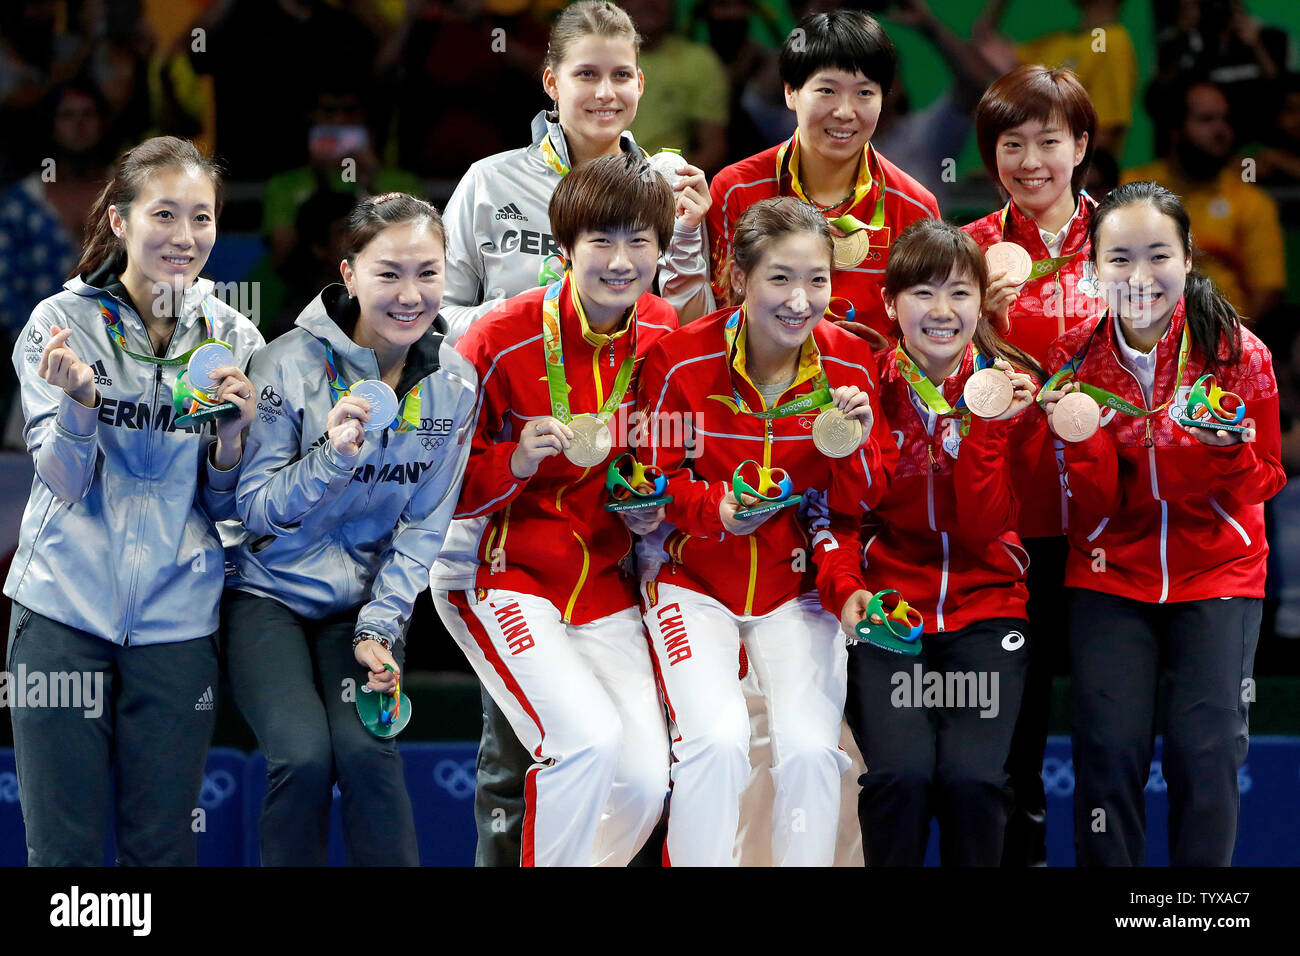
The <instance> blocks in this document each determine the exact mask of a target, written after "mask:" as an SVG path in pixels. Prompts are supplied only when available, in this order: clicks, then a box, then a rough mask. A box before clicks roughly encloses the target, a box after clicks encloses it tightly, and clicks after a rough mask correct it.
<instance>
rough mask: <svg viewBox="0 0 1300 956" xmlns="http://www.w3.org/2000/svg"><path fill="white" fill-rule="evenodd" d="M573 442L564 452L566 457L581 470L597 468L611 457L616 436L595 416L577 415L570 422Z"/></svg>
mask: <svg viewBox="0 0 1300 956" xmlns="http://www.w3.org/2000/svg"><path fill="white" fill-rule="evenodd" d="M569 428H570V429H571V430H572V431H573V441H571V442H569V447H568V448H566V449H565V450H564V457H565V458H567V459H569V461H571V462H573V463H574V464H575V465H577V466H578V467H579V468H595V467H596V466H597V465H599V464H600V463H601V462H603V461H604V460H605V459H606V458H608V457H609V452H610V449H612V448H613V447H614V436H613V435H611V434H610V433H609V427H608V426H607V425H606V424H605V423H604V422H602V421H601V420H600V419H599V418H597V417H596V416H595V415H576V416H574V418H572V419H571V420H570V421H569Z"/></svg>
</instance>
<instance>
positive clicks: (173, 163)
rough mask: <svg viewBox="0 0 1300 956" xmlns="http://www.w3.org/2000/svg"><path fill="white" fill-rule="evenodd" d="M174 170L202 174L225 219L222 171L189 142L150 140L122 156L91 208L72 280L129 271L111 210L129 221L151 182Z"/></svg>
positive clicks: (217, 208)
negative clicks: (111, 222)
mask: <svg viewBox="0 0 1300 956" xmlns="http://www.w3.org/2000/svg"><path fill="white" fill-rule="evenodd" d="M170 169H186V170H188V169H198V170H201V171H202V172H203V173H204V174H205V175H206V176H207V177H208V179H209V180H210V181H211V182H212V190H213V192H214V193H215V194H216V204H215V207H214V212H215V214H216V216H220V215H221V170H220V169H219V168H218V167H217V165H216V164H215V163H213V162H212V160H210V159H208V158H206V157H205V156H204V155H203V154H202V153H200V152H199V150H198V148H197V147H196V146H195V145H194V144H193V143H192V142H190V141H189V140H188V139H177V138H176V137H175V136H155V137H153V138H152V139H146V140H145V141H144V142H143V143H141V144H140V145H139V146H136V147H135V148H134V149H129V150H127V151H126V152H125V153H123V154H122V155H121V157H120V158H119V159H118V161H117V164H116V165H115V166H114V167H113V173H112V176H110V177H109V180H108V183H107V184H106V185H105V186H104V188H103V190H102V191H101V192H100V194H99V196H98V197H96V199H95V202H94V204H93V205H91V207H90V212H89V213H88V214H87V215H86V245H85V247H84V249H83V250H82V253H81V259H80V261H79V262H78V263H77V265H76V267H75V268H73V270H72V274H71V275H69V276H68V278H69V279H71V278H74V277H76V276H91V275H94V274H95V273H96V272H99V271H100V270H101V269H102V268H104V266H108V267H109V269H110V271H112V272H113V273H114V274H115V275H121V274H122V270H123V269H125V268H126V245H125V244H124V243H123V242H122V240H121V239H119V238H118V237H117V236H115V235H114V234H113V227H112V226H110V225H109V223H108V207H109V206H116V207H117V212H118V215H120V216H121V217H122V218H123V219H125V218H126V217H127V215H128V214H129V213H130V210H131V204H132V203H133V202H135V200H136V197H137V196H139V195H140V190H141V189H142V188H143V187H144V184H145V183H146V182H148V180H149V178H150V177H151V176H153V175H154V174H155V173H158V172H162V171H163V170H170Z"/></svg>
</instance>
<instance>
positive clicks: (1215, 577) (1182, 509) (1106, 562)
mask: <svg viewBox="0 0 1300 956" xmlns="http://www.w3.org/2000/svg"><path fill="white" fill-rule="evenodd" d="M1183 311H1184V303H1183V302H1182V301H1181V300H1180V301H1179V303H1178V306H1177V307H1176V309H1175V310H1174V316H1173V320H1172V322H1171V323H1170V327H1169V331H1168V332H1167V333H1166V334H1165V336H1164V338H1162V339H1161V340H1160V342H1159V344H1158V345H1157V346H1156V349H1157V352H1156V373H1155V385H1154V387H1153V389H1152V400H1153V403H1154V405H1153V406H1148V405H1147V404H1146V401H1145V398H1144V397H1143V395H1142V388H1141V386H1140V385H1139V383H1138V380H1137V378H1136V377H1135V376H1134V375H1133V373H1132V372H1130V371H1129V370H1128V368H1127V367H1125V366H1124V365H1123V363H1122V362H1121V361H1120V353H1119V350H1118V346H1117V344H1116V339H1115V335H1116V331H1115V324H1114V320H1113V319H1110V318H1106V319H1104V320H1102V326H1101V328H1099V329H1097V334H1096V336H1095V337H1094V338H1093V340H1092V343H1091V345H1090V346H1089V348H1088V352H1087V355H1086V357H1085V358H1084V360H1083V364H1082V365H1081V366H1080V367H1079V370H1078V372H1077V374H1076V377H1077V378H1078V380H1079V381H1082V382H1087V383H1088V384H1090V385H1096V386H1098V387H1100V388H1104V389H1106V390H1108V391H1111V392H1114V393H1115V394H1116V395H1118V396H1120V397H1121V398H1124V399H1126V400H1127V401H1129V402H1132V403H1133V404H1134V405H1137V406H1138V407H1139V408H1148V407H1158V406H1159V405H1160V404H1162V403H1163V402H1165V401H1166V400H1168V399H1170V398H1173V399H1174V401H1173V403H1172V404H1171V405H1170V407H1169V408H1168V409H1166V410H1165V411H1162V412H1160V413H1159V414H1157V415H1153V416H1150V417H1147V418H1134V417H1132V416H1130V415H1124V414H1122V413H1118V412H1114V411H1112V410H1111V409H1103V413H1102V419H1101V420H1102V427H1101V428H1099V429H1098V430H1097V432H1096V433H1095V434H1094V435H1093V436H1092V437H1091V438H1090V439H1088V440H1087V441H1085V442H1080V443H1078V444H1071V445H1066V449H1065V463H1066V469H1067V478H1068V481H1069V488H1070V494H1071V504H1070V507H1071V517H1070V535H1069V537H1070V556H1069V558H1068V560H1067V563H1066V569H1065V583H1066V584H1067V585H1068V586H1070V587H1076V588H1088V589H1091V590H1093V591H1102V592H1105V593H1107V594H1115V595H1118V596H1120V597H1126V598H1131V599H1133V600H1136V601H1149V602H1153V603H1160V604H1163V603H1165V602H1166V601H1196V600H1201V599H1204V598H1212V597H1256V598H1258V597H1263V596H1264V572H1265V561H1266V559H1267V556H1268V542H1267V541H1266V540H1265V539H1264V502H1265V501H1266V500H1268V499H1269V498H1271V497H1272V496H1273V495H1275V494H1277V493H1278V491H1280V490H1281V489H1282V486H1283V485H1284V484H1285V483H1286V475H1285V472H1284V471H1283V469H1282V463H1281V458H1280V456H1281V437H1280V428H1279V424H1278V398H1277V382H1276V381H1275V380H1274V378H1273V362H1272V357H1271V356H1270V355H1269V352H1268V349H1267V348H1266V347H1265V346H1264V344H1263V343H1262V342H1261V341H1260V340H1259V339H1258V338H1256V337H1255V336H1254V335H1253V334H1252V333H1251V332H1250V331H1249V330H1248V329H1245V328H1243V329H1242V330H1241V345H1242V357H1241V361H1240V362H1239V363H1238V364H1236V365H1235V366H1225V367H1224V368H1223V370H1222V372H1221V373H1220V374H1219V375H1218V383H1219V385H1220V387H1222V388H1223V389H1224V390H1225V391H1229V392H1235V393H1237V394H1238V395H1240V396H1241V398H1242V400H1243V401H1244V402H1245V404H1246V416H1247V421H1252V420H1253V422H1254V427H1255V430H1256V436H1255V441H1253V442H1245V443H1237V444H1233V445H1227V446H1225V447H1221V448H1218V447H1214V446H1211V445H1206V444H1203V443H1202V442H1200V441H1199V440H1197V438H1196V437H1195V436H1194V435H1192V434H1190V433H1189V432H1188V431H1187V430H1186V429H1184V428H1183V427H1182V426H1181V425H1179V424H1178V423H1177V421H1176V420H1175V416H1176V415H1178V414H1181V413H1182V410H1183V406H1184V404H1185V402H1186V400H1187V393H1188V392H1189V391H1190V390H1191V386H1192V384H1193V383H1194V382H1195V381H1196V380H1197V379H1198V378H1199V377H1200V376H1201V375H1203V374H1205V372H1206V371H1207V368H1206V363H1205V357H1204V355H1203V354H1202V353H1201V351H1200V349H1199V348H1197V347H1196V345H1195V344H1193V345H1192V351H1191V354H1190V356H1189V358H1188V362H1187V370H1186V372H1185V373H1184V375H1183V379H1182V381H1181V382H1180V383H1175V382H1174V373H1175V371H1176V370H1177V368H1178V349H1179V345H1180V342H1181V339H1182V333H1183V327H1184V325H1185V324H1186V318H1185V316H1184V314H1183ZM1092 328H1093V325H1092V324H1091V323H1090V324H1088V325H1080V326H1078V327H1076V328H1074V329H1072V330H1071V331H1069V332H1067V333H1066V334H1065V335H1064V336H1062V337H1061V338H1059V339H1057V340H1056V341H1055V342H1054V343H1052V348H1051V351H1050V353H1049V359H1050V360H1051V361H1052V363H1053V367H1054V368H1059V367H1061V366H1063V365H1065V363H1066V362H1068V361H1069V360H1070V359H1071V358H1073V357H1074V355H1075V353H1076V352H1077V351H1078V350H1079V349H1080V348H1081V347H1082V346H1083V343H1084V342H1085V341H1086V340H1087V339H1088V336H1089V334H1090V333H1091V331H1092ZM1220 357H1221V358H1226V350H1225V349H1223V348H1221V350H1220ZM1176 384H1177V389H1178V390H1177V394H1176V395H1175V392H1174V389H1175V385H1176Z"/></svg>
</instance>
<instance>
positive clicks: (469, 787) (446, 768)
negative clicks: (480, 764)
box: [433, 757, 474, 800]
mask: <svg viewBox="0 0 1300 956" xmlns="http://www.w3.org/2000/svg"><path fill="white" fill-rule="evenodd" d="M433 782H434V783H436V784H437V785H438V786H440V787H442V789H444V790H446V791H447V792H448V793H450V794H451V795H452V796H453V797H455V798H456V799H457V800H469V799H470V798H472V797H473V796H474V758H472V757H471V758H470V759H468V760H439V761H438V762H437V763H436V764H434V766H433Z"/></svg>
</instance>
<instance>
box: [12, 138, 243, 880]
mask: <svg viewBox="0 0 1300 956" xmlns="http://www.w3.org/2000/svg"><path fill="white" fill-rule="evenodd" d="M178 170H185V171H186V172H185V173H184V174H183V175H182V174H179V173H178V172H177V171H178ZM178 175H180V176H181V178H183V179H186V185H185V186H184V188H179V189H178V188H177V187H176V186H175V179H176V177H177V176H178ZM164 181H166V185H160V184H161V183H164ZM217 185H218V179H217V177H216V173H215V171H213V170H212V168H211V167H210V166H208V165H207V164H206V163H205V162H204V161H203V160H202V159H201V157H200V156H199V154H198V152H197V150H195V149H194V147H193V145H192V144H190V143H188V142H186V141H183V140H178V139H173V138H171V137H159V138H156V139H153V140H149V141H146V142H145V143H143V144H141V145H140V146H139V147H137V148H136V149H135V150H132V151H131V152H130V153H128V154H126V156H125V157H124V158H123V159H122V161H121V162H120V163H119V166H118V169H117V171H116V173H115V175H114V177H113V179H112V180H111V181H110V183H109V184H108V186H107V187H106V188H105V190H104V192H103V193H102V194H101V196H100V197H99V200H98V201H97V202H96V205H95V207H94V208H93V209H92V214H91V221H90V222H91V226H92V229H93V234H92V237H91V241H90V242H89V243H88V246H87V251H86V254H85V256H83V259H82V262H81V263H80V264H79V266H78V269H79V270H80V271H81V274H80V275H78V276H74V277H73V278H71V279H69V280H68V282H67V283H66V284H65V285H64V289H63V291H62V292H59V293H58V294H57V295H54V296H51V297H50V298H48V299H46V300H45V301H43V302H41V303H40V304H39V305H38V306H37V307H36V309H35V310H34V311H33V312H32V316H31V319H30V320H29V321H28V322H27V326H26V328H25V329H24V330H23V332H22V334H21V336H20V337H19V341H18V344H17V346H16V348H15V349H14V355H13V361H14V366H15V367H16V369H17V372H18V377H19V381H20V383H21V391H22V405H23V413H24V416H25V419H26V425H25V429H24V437H25V439H26V442H27V449H28V451H29V452H30V453H31V455H32V458H33V461H34V464H35V477H34V479H33V481H32V490H31V496H30V498H29V499H28V502H27V508H26V510H25V512H24V513H23V521H22V527H21V530H20V534H19V545H18V551H17V553H16V555H15V557H14V561H13V565H12V567H11V568H10V571H9V577H8V580H7V581H6V582H5V587H4V593H5V594H7V595H8V596H9V597H10V598H12V599H13V614H12V620H11V623H10V631H9V645H8V654H7V658H6V669H7V670H8V671H9V672H10V674H11V675H13V677H14V679H15V680H17V681H18V682H19V691H20V693H21V694H22V696H23V700H21V701H12V702H11V703H12V704H14V706H13V709H12V711H11V714H12V718H13V728H14V748H15V757H16V760H17V765H18V784H19V796H20V800H21V803H22V809H23V821H24V824H25V827H26V831H27V847H28V862H29V863H30V864H31V865H34V866H40V865H55V866H58V865H75V866H97V865H99V864H100V863H101V862H102V859H103V850H104V840H105V829H106V827H107V822H108V820H107V817H108V808H109V805H110V803H112V804H113V806H114V808H115V824H116V840H117V858H118V861H119V862H120V863H124V864H153V865H162V864H166V865H178V864H193V863H194V859H195V851H196V840H195V833H196V832H197V829H196V828H195V827H194V823H195V822H196V820H195V817H194V813H195V808H196V807H198V796H199V788H200V784H201V782H202V775H203V766H204V762H205V760H206V756H207V751H208V743H209V741H210V739H211V736H212V726H213V718H214V716H215V703H214V696H213V695H214V688H215V687H216V686H217V678H218V665H217V648H216V632H217V609H218V604H219V601H220V598H221V589H222V583H223V579H224V565H225V562H224V555H223V549H222V539H221V537H220V535H219V534H218V529H217V522H219V521H222V520H224V519H229V518H232V517H234V514H235V483H236V479H237V478H238V475H239V464H240V463H239V447H240V442H241V440H242V439H241V436H240V432H241V430H242V427H243V424H245V423H246V422H247V418H248V415H249V414H250V413H251V411H252V407H253V404H254V402H255V400H256V396H255V394H254V393H253V390H252V385H251V384H250V383H249V382H248V380H247V378H246V377H244V376H243V374H242V369H243V368H244V367H245V366H246V365H247V363H248V360H249V357H250V356H251V355H252V353H253V352H254V350H255V349H257V348H258V347H259V346H261V345H262V337H261V335H259V334H258V332H257V329H256V328H255V327H254V326H253V324H252V323H251V322H249V320H248V319H246V318H244V316H242V315H240V314H239V313H238V312H236V311H235V310H234V309H232V308H230V307H228V306H227V305H225V304H224V303H223V302H222V301H221V300H220V299H219V298H217V297H216V296H215V295H214V294H213V291H214V289H213V284H212V283H211V282H209V281H208V280H206V279H198V278H197V273H198V271H199V270H200V269H202V268H203V264H204V262H206V259H207V253H208V250H209V249H210V248H211V243H212V241H213V240H214V239H215V232H216V229H215V212H216V211H215V196H216V187H217ZM191 199H192V200H193V201H194V202H195V203H196V209H197V211H196V212H194V213H193V215H187V214H186V212H185V208H187V206H186V205H184V204H188V203H189V201H190V200H191ZM110 207H112V208H113V210H114V212H115V215H116V216H117V217H118V218H117V220H116V222H115V225H114V228H113V230H112V231H110V230H109V227H108V219H109V218H110V217H109V209H110ZM163 207H166V209H167V212H166V213H165V214H160V213H159V209H162V208H163ZM178 213H179V215H178ZM164 255H171V256H172V257H173V258H174V259H176V260H179V261H182V262H185V261H186V260H188V262H187V264H186V265H185V266H184V272H183V273H180V274H178V273H177V272H175V271H174V270H172V269H171V264H165V261H164V260H163V259H162V256H164ZM132 267H133V268H132ZM128 269H130V273H129V274H130V276H131V277H132V278H130V279H128V283H129V284H130V285H131V286H132V288H134V289H135V290H136V297H135V298H133V297H132V295H131V293H130V292H129V291H128V290H127V286H126V285H124V283H123V279H122V275H124V274H127V272H128ZM142 272H143V279H141V275H142ZM159 274H166V275H168V276H169V278H175V279H179V278H182V277H183V278H184V279H185V281H187V282H188V283H189V284H188V286H185V285H183V284H181V285H179V288H183V295H181V296H180V298H179V301H176V300H173V302H172V304H171V306H172V307H171V309H170V310H169V311H170V314H171V315H173V316H175V318H174V320H168V319H162V318H153V315H152V314H151V313H152V312H153V311H154V310H153V308H152V307H151V303H150V302H148V301H146V300H145V299H144V298H143V294H144V293H143V292H142V290H147V289H148V288H149V282H150V280H152V279H154V278H155V277H156V276H157V275H159ZM161 301H162V300H161V299H156V300H155V302H154V303H153V305H155V306H156V305H157V304H158V303H159V302H161ZM141 309H144V310H145V311H144V313H142V312H141ZM142 314H145V315H149V316H150V318H151V319H153V321H152V323H151V324H152V326H153V328H154V332H155V335H156V336H159V337H160V338H158V339H157V341H158V342H159V347H157V348H156V347H155V340H154V339H151V337H150V332H149V328H148V326H147V325H146V323H145V322H144V320H143V319H142V317H141V316H142ZM168 325H171V329H170V331H168V330H167V326H168ZM168 337H169V338H168ZM205 339H219V340H222V341H223V342H225V343H226V344H228V345H229V346H230V349H231V352H232V353H233V355H234V362H235V366H236V367H237V368H238V369H239V370H241V371H240V372H239V374H238V375H232V376H230V377H229V378H228V379H227V380H226V382H225V383H223V391H228V392H229V397H230V398H232V400H234V401H235V402H236V404H237V405H238V406H239V409H240V412H241V414H239V415H236V416H233V417H231V418H227V419H221V420H219V421H218V422H217V423H215V424H214V423H211V422H207V423H204V424H202V425H196V426H192V427H188V428H179V427H177V426H176V423H175V421H174V419H175V417H176V416H175V412H174V410H173V404H172V389H173V387H174V386H175V384H176V380H177V376H178V375H179V374H180V373H181V372H182V371H183V370H184V369H185V358H184V357H185V355H186V354H187V353H188V352H190V351H191V350H192V349H194V348H195V347H196V346H198V345H199V344H200V343H201V342H202V341H204V340H205ZM163 343H165V345H163ZM128 352H133V353H135V356H134V357H133V356H132V355H129V354H128ZM220 436H225V438H224V441H225V445H224V446H223V445H222V444H221V441H222V439H221V437H220ZM223 459H224V460H225V461H226V463H227V467H226V469H225V470H222V469H221V468H219V467H218V466H217V462H218V461H221V460H223ZM232 464H233V467H231V465H232ZM36 681H39V682H40V683H41V684H42V685H44V686H46V687H47V688H48V693H47V694H46V695H40V696H39V697H38V696H37V695H35V694H34V693H31V694H28V693H24V691H25V690H26V689H33V690H34V688H35V687H36V686H37V685H36ZM56 687H58V688H59V692H58V693H55V688H56ZM115 778H116V792H114V782H115ZM200 812H201V811H200Z"/></svg>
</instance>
